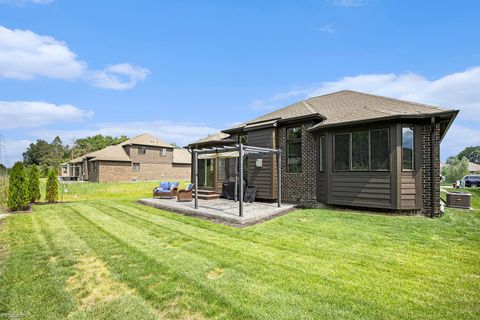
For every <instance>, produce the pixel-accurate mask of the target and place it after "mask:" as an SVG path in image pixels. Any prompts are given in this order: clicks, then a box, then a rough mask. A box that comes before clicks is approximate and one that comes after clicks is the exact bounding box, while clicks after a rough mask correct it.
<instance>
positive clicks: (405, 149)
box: [188, 90, 458, 216]
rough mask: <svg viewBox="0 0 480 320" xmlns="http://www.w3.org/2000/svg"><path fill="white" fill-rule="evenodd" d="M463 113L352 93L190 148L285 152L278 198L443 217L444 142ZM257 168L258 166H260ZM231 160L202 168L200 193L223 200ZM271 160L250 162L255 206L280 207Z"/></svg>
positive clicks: (294, 108) (307, 103)
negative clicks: (204, 191)
mask: <svg viewBox="0 0 480 320" xmlns="http://www.w3.org/2000/svg"><path fill="white" fill-rule="evenodd" d="M457 113H458V110H451V109H446V108H441V107H437V106H432V105H426V104H421V103H415V102H409V101H402V100H398V99H393V98H388V97H381V96H377V95H372V94H366V93H360V92H355V91H350V90H344V91H339V92H335V93H331V94H326V95H322V96H318V97H312V98H309V99H306V100H302V101H299V102H296V103H293V104H291V105H289V106H286V107H284V108H282V109H279V110H276V111H273V112H270V113H268V114H265V115H262V116H260V117H257V118H255V119H252V120H250V121H246V122H244V123H242V124H239V125H236V126H234V127H231V128H228V129H225V130H223V131H222V132H221V133H218V134H215V135H213V136H210V137H207V138H205V139H201V140H199V141H196V142H193V143H191V144H190V145H189V146H188V147H189V148H190V149H201V148H208V147H218V146H224V145H232V144H239V143H243V144H248V145H251V146H257V147H265V148H275V149H281V150H282V155H281V157H282V161H281V163H282V168H281V171H280V172H281V175H282V176H281V181H282V188H281V193H282V194H281V197H282V199H283V200H284V201H285V202H290V203H297V204H301V205H308V206H315V205H317V204H318V203H323V204H328V205H339V206H349V207H359V208H372V209H379V210H382V211H385V210H386V211H391V212H403V213H423V214H425V215H428V216H437V215H439V214H440V142H441V141H442V139H443V138H444V137H445V134H446V133H447V131H448V128H449V127H450V125H451V124H452V122H453V120H454V119H455V117H456V115H457ZM259 160H260V161H259ZM234 162H235V160H233V159H220V158H219V159H205V160H199V168H198V169H199V177H200V180H199V188H204V189H207V190H212V191H213V192H221V188H222V185H221V184H222V182H223V181H225V180H229V179H232V176H235V175H236V174H237V171H238V170H235V169H232V168H233V167H235V163H234ZM276 165H277V162H276V161H274V159H273V156H272V155H251V156H248V159H247V161H245V166H246V168H245V170H244V172H245V176H244V179H246V180H247V184H248V185H250V186H255V187H256V189H257V195H256V198H257V200H264V201H275V200H276V199H277V197H278V194H277V187H276V183H277V168H276Z"/></svg>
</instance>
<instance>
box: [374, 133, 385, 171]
mask: <svg viewBox="0 0 480 320" xmlns="http://www.w3.org/2000/svg"><path fill="white" fill-rule="evenodd" d="M370 148H371V161H372V163H371V170H373V171H381V170H388V168H389V161H388V159H389V157H388V129H381V130H372V131H370Z"/></svg>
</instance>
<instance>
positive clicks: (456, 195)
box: [447, 192, 472, 209]
mask: <svg viewBox="0 0 480 320" xmlns="http://www.w3.org/2000/svg"><path fill="white" fill-rule="evenodd" d="M447 207H450V208H459V209H471V208H472V195H471V194H470V193H466V192H447Z"/></svg>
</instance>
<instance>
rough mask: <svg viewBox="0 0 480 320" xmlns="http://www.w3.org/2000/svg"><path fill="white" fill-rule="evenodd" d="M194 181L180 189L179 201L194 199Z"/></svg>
mask: <svg viewBox="0 0 480 320" xmlns="http://www.w3.org/2000/svg"><path fill="white" fill-rule="evenodd" d="M192 191H193V183H190V184H189V185H188V186H187V187H186V188H185V189H182V190H178V193H177V201H179V202H188V201H192V199H193V198H192Z"/></svg>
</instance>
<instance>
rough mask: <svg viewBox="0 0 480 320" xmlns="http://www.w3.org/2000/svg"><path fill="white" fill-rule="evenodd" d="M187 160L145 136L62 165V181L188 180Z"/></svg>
mask: <svg viewBox="0 0 480 320" xmlns="http://www.w3.org/2000/svg"><path fill="white" fill-rule="evenodd" d="M190 171H191V156H190V153H189V152H188V150H185V149H178V148H175V147H174V146H172V145H170V144H168V143H166V142H164V141H162V140H160V139H159V138H157V137H154V136H152V135H149V134H146V133H145V134H142V135H139V136H136V137H134V138H132V139H129V140H127V141H125V142H123V143H120V144H117V145H114V146H109V147H106V148H104V149H102V150H98V151H95V152H91V153H88V154H85V155H83V156H81V157H78V158H75V159H72V160H70V161H68V162H66V163H64V164H62V171H61V176H62V177H63V178H64V179H66V180H67V179H70V180H83V181H92V182H117V181H136V180H160V179H175V180H179V179H188V178H189V177H190Z"/></svg>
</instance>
